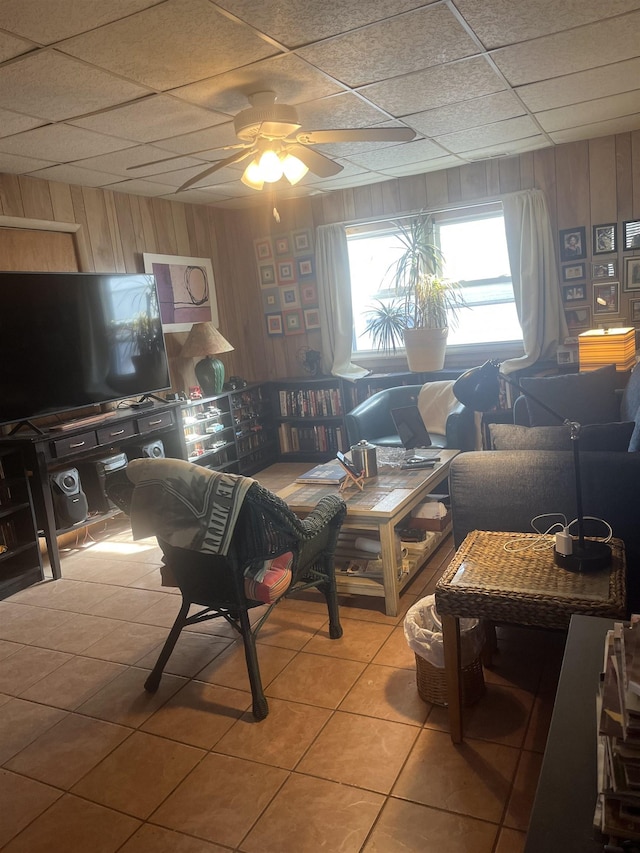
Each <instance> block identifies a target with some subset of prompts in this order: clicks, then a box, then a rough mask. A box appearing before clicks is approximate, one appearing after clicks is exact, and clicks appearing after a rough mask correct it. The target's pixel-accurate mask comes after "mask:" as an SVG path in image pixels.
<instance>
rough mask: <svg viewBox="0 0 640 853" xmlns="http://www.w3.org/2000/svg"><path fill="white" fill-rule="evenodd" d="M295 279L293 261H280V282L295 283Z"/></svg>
mask: <svg viewBox="0 0 640 853" xmlns="http://www.w3.org/2000/svg"><path fill="white" fill-rule="evenodd" d="M295 281H296V276H295V272H294V267H293V261H280V262H279V263H278V284H295Z"/></svg>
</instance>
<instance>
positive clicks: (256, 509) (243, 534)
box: [107, 459, 346, 720]
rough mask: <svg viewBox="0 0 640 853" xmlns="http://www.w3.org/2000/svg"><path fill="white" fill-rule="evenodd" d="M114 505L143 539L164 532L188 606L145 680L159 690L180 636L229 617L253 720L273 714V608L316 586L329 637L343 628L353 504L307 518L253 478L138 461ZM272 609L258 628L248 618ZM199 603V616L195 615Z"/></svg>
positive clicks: (321, 506)
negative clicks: (343, 544) (342, 563)
mask: <svg viewBox="0 0 640 853" xmlns="http://www.w3.org/2000/svg"><path fill="white" fill-rule="evenodd" d="M107 491H108V494H109V497H110V499H111V500H112V501H113V502H114V503H115V504H116V506H118V507H119V508H120V509H122V510H123V511H124V512H126V513H127V514H128V515H129V516H130V518H131V527H132V531H133V536H134V539H140V538H144V537H146V536H149V535H155V536H156V537H157V540H158V544H159V546H160V548H161V549H162V553H163V563H164V566H163V581H165V579H167V576H169V577H170V578H171V579H172V580H173V583H171V581H168V582H169V583H170V584H171V585H174V586H175V585H177V586H178V587H179V588H180V592H181V594H182V606H181V607H180V611H179V613H178V616H177V618H176V620H175V622H174V624H173V627H172V628H171V631H170V632H169V636H168V637H167V640H166V642H165V644H164V647H163V648H162V651H161V652H160V656H159V657H158V660H157V662H156V665H155V666H154V668H153V670H152V672H151V673H150V675H149V677H148V678H147V680H146V682H145V685H144V686H145V689H146V690H147V691H149V692H154V691H155V690H157V688H158V685H159V683H160V679H161V677H162V672H163V670H164V667H165V665H166V663H167V661H168V660H169V657H170V656H171V653H172V651H173V649H174V646H175V644H176V642H177V640H178V637H179V636H180V632H181V631H182V629H183V628H184V627H186V626H187V625H193V624H196V623H200V622H204V621H207V620H210V619H225V620H226V621H227V622H228V623H229V624H230V625H232V626H233V628H235V630H236V631H237V632H238V633H239V634H240V635H241V637H242V640H243V642H244V651H245V658H246V663H247V671H248V676H249V682H250V686H251V693H252V697H253V715H254V717H255V719H256V720H261V719H264V717H266V716H267V714H268V712H269V708H268V704H267V700H266V698H265V695H264V690H263V688H262V681H261V678H260V669H259V664H258V655H257V650H256V637H257V635H258V632H259V631H260V629H261V627H262V626H263V625H264V623H265V622H266V620H267V619H268V617H269V615H270V614H271V612H272V609H273V607H274V606H275V605H276V604H277V603H278V601H280V600H281V599H282V598H284V597H285V596H287V595H288V594H290V593H292V592H298V591H301V590H304V589H309V588H317V589H318V590H319V591H320V592H321V593H322V594H323V595H324V597H325V599H326V602H327V608H328V611H329V636H330V637H331V639H338V638H339V637H341V636H342V628H341V625H340V618H339V613H338V599H337V592H336V581H335V573H334V564H333V555H334V551H335V545H336V540H337V537H338V532H339V530H340V526H341V524H342V522H343V520H344V516H345V513H346V507H345V503H344V501H343V500H342V499H341V498H339V497H338V496H337V495H330V496H326V497H323V498H322V499H321V500H320V502H319V503H318V505H317V506H316V508H315V509H314V511H313V512H312V513H310V515H309V516H307V517H306V518H305V519H304V520H300V519H299V518H298V517H297V516H296V515H295V514H294V513H293V512H292V511H291V510H290V509H289V507H288V506H287V505H286V504H285V503H284V501H282V500H281V499H280V498H278V497H277V496H276V495H274V494H272V493H271V492H270V491H268V490H267V489H265V488H263V487H262V486H261V485H260V484H259V483H257V482H256V481H254V480H251V479H249V478H247V477H240V476H237V475H233V474H221V473H219V472H214V471H210V470H208V469H207V468H203V467H201V466H199V465H195V464H193V463H190V462H184V461H182V460H177V459H136V460H133V461H132V462H130V463H129V465H128V466H127V468H126V469H121V470H120V471H117V472H114V474H112V475H110V476H109V479H108V483H107ZM264 604H267V605H268V606H267V608H266V611H265V612H264V613H263V614H262V615H261V616H260V617H259V618H258V619H257V620H256V621H255V622H254V624H253V625H252V624H251V621H250V618H249V611H250V610H252V609H253V608H256V607H261V606H263V605H264ZM192 605H198V606H199V608H200V609H198V610H197V611H196V612H194V613H193V614H192V615H189V611H190V609H191V607H192Z"/></svg>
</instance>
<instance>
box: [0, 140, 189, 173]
mask: <svg viewBox="0 0 640 853" xmlns="http://www.w3.org/2000/svg"><path fill="white" fill-rule="evenodd" d="M1 141H2V140H0V142H1ZM166 156H167V152H166V151H161V150H160V149H159V148H155V147H154V146H152V145H136V146H135V147H133V148H125V149H123V150H122V151H113V152H111V153H109V154H102V155H101V156H98V157H86V158H83V159H81V160H78V162H77V163H75V164H74V165H76V166H80V167H81V168H82V169H95V170H96V171H98V172H109V173H112V174H114V175H121V176H122V177H125V178H132V179H133V178H134V179H138V178H142V177H145V176H146V175H157V174H161V173H162V172H166V171H167V170H168V169H181V168H183V167H184V168H187V167H188V166H197V165H199V163H200V161H199V160H197V159H195V158H193V157H177V158H176V159H175V160H171V162H170V163H169V164H166V163H159V164H158V163H156V161H157V160H160V159H162V158H163V157H166ZM140 163H150V165H149V166H143V167H141V168H137V169H135V171H134V170H131V171H129V167H130V166H139V165H140ZM204 165H206V164H203V168H204Z"/></svg>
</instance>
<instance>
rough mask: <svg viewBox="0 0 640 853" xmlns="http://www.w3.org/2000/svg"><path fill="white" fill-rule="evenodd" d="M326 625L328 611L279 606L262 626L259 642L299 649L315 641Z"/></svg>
mask: <svg viewBox="0 0 640 853" xmlns="http://www.w3.org/2000/svg"><path fill="white" fill-rule="evenodd" d="M325 625H328V616H327V613H326V612H325V613H300V612H295V611H291V610H288V611H287V610H281V609H280V608H279V607H277V608H276V609H275V610H274V611H273V613H272V614H271V616H270V617H269V619H268V620H267V622H265V624H264V626H263V627H262V628H261V630H260V633H259V634H258V643H259V644H260V645H269V646H280V647H281V648H283V649H294V650H296V651H297V650H298V649H301V648H303V647H304V646H306V645H307V644H308V643H309V642H310V641H313V638H314V637H315V635H316V634H317V632H318V631H320V630H321V629H323V628H324V626H325ZM327 636H328V629H327Z"/></svg>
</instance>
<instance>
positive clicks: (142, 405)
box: [131, 394, 167, 409]
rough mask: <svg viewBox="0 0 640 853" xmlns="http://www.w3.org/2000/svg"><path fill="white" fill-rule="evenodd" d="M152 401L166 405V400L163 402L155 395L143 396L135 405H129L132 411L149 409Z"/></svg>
mask: <svg viewBox="0 0 640 853" xmlns="http://www.w3.org/2000/svg"><path fill="white" fill-rule="evenodd" d="M154 401H155V402H156V403H166V402H167V401H166V400H163V399H162V397H158V395H157V394H143V395H142V397H140V399H139V400H137V401H136V402H135V403H132V404H131V408H132V409H151V408H152V407H153V404H154Z"/></svg>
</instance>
